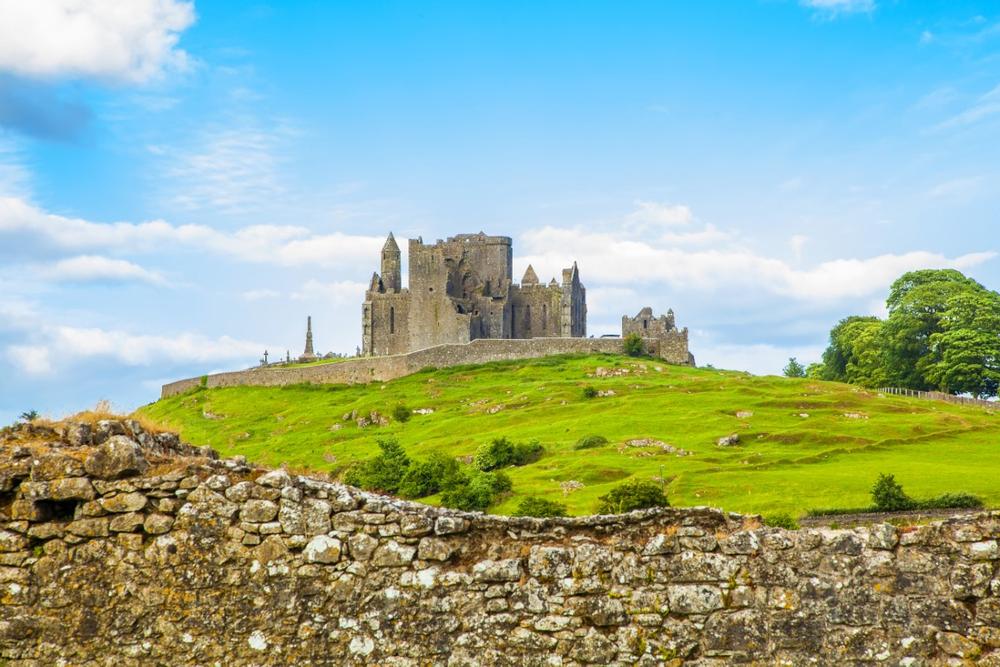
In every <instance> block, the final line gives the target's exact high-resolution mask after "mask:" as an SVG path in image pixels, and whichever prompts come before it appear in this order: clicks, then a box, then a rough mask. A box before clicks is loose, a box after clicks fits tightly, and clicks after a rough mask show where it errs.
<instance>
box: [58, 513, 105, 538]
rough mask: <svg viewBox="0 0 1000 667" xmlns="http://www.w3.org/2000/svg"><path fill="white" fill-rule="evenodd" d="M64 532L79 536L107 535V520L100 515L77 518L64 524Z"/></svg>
mask: <svg viewBox="0 0 1000 667" xmlns="http://www.w3.org/2000/svg"><path fill="white" fill-rule="evenodd" d="M66 532H68V533H72V534H73V535H79V536H80V537H107V536H108V520H107V518H104V517H100V518H94V519H77V520H76V521H72V522H70V523H69V525H67V526H66Z"/></svg>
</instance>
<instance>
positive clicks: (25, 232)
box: [0, 197, 385, 266]
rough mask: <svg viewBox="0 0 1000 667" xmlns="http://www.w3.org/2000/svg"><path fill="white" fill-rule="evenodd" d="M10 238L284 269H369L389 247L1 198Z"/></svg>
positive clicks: (3, 229) (1, 225) (3, 225)
mask: <svg viewBox="0 0 1000 667" xmlns="http://www.w3.org/2000/svg"><path fill="white" fill-rule="evenodd" d="M4 235H10V236H14V235H19V236H21V237H22V238H25V239H28V240H31V241H33V242H35V243H42V244H45V245H47V246H49V247H51V248H53V249H55V250H59V251H69V252H80V251H87V250H96V251H100V252H102V253H104V254H108V253H141V252H149V251H158V250H160V249H162V248H163V247H165V246H171V245H172V246H184V247H186V248H189V249H195V250H202V251H207V252H211V253H214V254H218V255H223V256H229V257H233V258H235V259H238V260H241V261H247V262H259V263H267V264H277V265H282V266H306V265H314V266H344V265H349V266H350V265H361V264H364V265H368V264H370V262H371V258H372V257H377V256H378V252H379V250H380V248H381V247H382V244H383V243H384V242H385V238H384V237H383V236H381V235H380V236H353V235H350V234H343V233H340V232H334V233H330V234H314V233H313V232H311V231H310V230H309V229H307V228H305V227H298V226H291V225H253V226H249V227H242V228H240V229H237V230H235V231H232V232H222V231H219V230H217V229H215V228H212V227H208V226H206V225H172V224H170V223H168V222H164V221H163V220H154V221H150V222H141V223H130V222H113V223H101V222H91V221H88V220H83V219H80V218H69V217H65V216H60V215H55V214H51V213H47V212H45V211H42V210H41V209H39V208H37V207H36V206H34V205H32V204H29V203H28V202H26V201H24V200H22V199H20V198H17V197H0V237H2V236H4Z"/></svg>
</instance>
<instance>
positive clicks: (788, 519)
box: [764, 512, 799, 530]
mask: <svg viewBox="0 0 1000 667" xmlns="http://www.w3.org/2000/svg"><path fill="white" fill-rule="evenodd" d="M764 525H765V526H770V527H772V528H787V529H788V530H797V529H798V527H799V522H798V521H796V520H795V518H794V517H793V516H792V515H791V514H789V513H788V512H777V513H775V514H770V515H768V516H765V517H764Z"/></svg>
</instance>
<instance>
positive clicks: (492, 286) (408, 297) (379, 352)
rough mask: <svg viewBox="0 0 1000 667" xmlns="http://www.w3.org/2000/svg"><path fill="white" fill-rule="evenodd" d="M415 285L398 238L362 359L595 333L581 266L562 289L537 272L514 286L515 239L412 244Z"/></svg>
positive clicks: (386, 263)
mask: <svg viewBox="0 0 1000 667" xmlns="http://www.w3.org/2000/svg"><path fill="white" fill-rule="evenodd" d="M409 260H410V266H409V282H408V286H407V287H403V281H402V257H401V253H400V250H399V246H398V245H397V244H396V239H395V238H394V237H393V235H392V234H391V233H390V234H389V237H388V238H387V239H386V242H385V246H384V247H383V248H382V266H381V274H379V273H375V274H373V275H372V279H371V283H370V285H369V288H368V291H367V292H366V293H365V302H364V306H363V311H362V313H363V315H362V354H364V355H365V356H384V355H392V354H405V353H408V352H413V351H416V350H422V349H425V348H428V347H433V346H435V345H446V344H453V343H468V342H471V341H473V340H476V339H480V338H494V339H515V338H547V337H574V338H582V337H584V336H586V334H587V291H586V289H585V288H584V286H583V284H582V283H581V282H580V272H579V270H578V269H577V266H576V264H575V263H574V264H573V266H572V267H570V268H567V269H563V272H562V282H561V283H559V282H556V280H555V278H553V279H552V281H551V282H549V283H548V284H547V285H545V284H541V283H539V281H538V276H537V275H535V271H534V269H533V268H532V267H531V266H529V267H528V269H527V271H525V272H524V277H523V278H522V279H521V284H520V285H518V284H517V283H515V282H514V281H513V279H512V266H511V265H512V252H511V239H510V237H507V236H487V235H486V234H484V233H482V232H480V233H478V234H460V235H458V236H453V237H450V238H448V239H447V240H445V241H441V240H438V241H437V243H435V244H433V245H425V244H424V243H423V241H422V240H421V239H416V240H414V239H411V240H410V243H409Z"/></svg>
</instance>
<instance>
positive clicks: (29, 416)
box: [19, 410, 38, 422]
mask: <svg viewBox="0 0 1000 667" xmlns="http://www.w3.org/2000/svg"><path fill="white" fill-rule="evenodd" d="M19 419H20V420H21V421H23V422H33V421H35V420H36V419H38V410H28V411H27V412H22V413H21V416H20V417H19Z"/></svg>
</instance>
